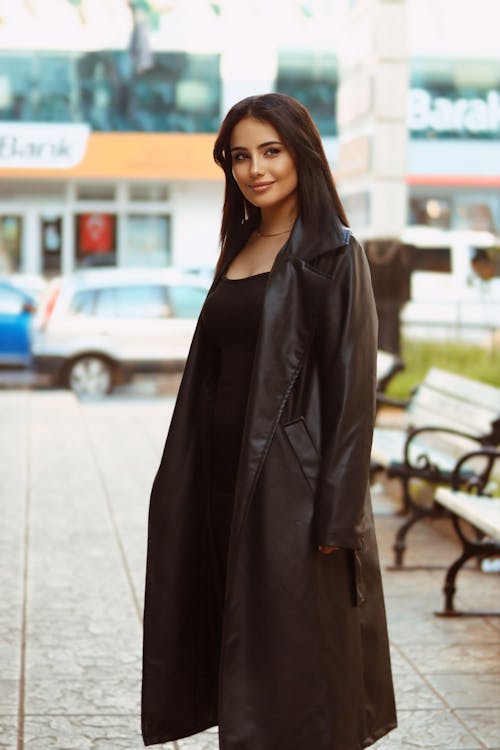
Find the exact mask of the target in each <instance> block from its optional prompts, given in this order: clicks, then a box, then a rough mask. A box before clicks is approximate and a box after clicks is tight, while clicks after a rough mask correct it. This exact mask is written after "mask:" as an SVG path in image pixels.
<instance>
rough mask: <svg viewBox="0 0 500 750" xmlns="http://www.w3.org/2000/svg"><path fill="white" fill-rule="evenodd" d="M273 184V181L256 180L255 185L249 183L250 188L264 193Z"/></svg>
mask: <svg viewBox="0 0 500 750" xmlns="http://www.w3.org/2000/svg"><path fill="white" fill-rule="evenodd" d="M273 185H274V182H257V183H256V184H255V185H250V187H251V189H252V190H253V191H254V192H256V193H264V192H265V191H266V190H269V188H270V187H272V186H273Z"/></svg>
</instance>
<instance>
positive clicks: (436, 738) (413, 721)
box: [373, 711, 481, 750]
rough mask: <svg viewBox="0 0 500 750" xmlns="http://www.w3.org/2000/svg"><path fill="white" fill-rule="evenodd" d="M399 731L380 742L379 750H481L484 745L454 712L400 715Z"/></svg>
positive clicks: (410, 712)
mask: <svg viewBox="0 0 500 750" xmlns="http://www.w3.org/2000/svg"><path fill="white" fill-rule="evenodd" d="M398 724H399V725H398V728H397V729H395V730H394V731H393V732H390V733H389V734H388V735H387V736H386V737H383V738H382V739H381V740H379V741H378V742H377V743H375V745H373V748H376V750H415V748H426V750H429V749H430V748H432V750H480V749H481V743H480V742H479V741H478V740H477V739H476V738H475V737H474V735H473V734H472V733H471V732H468V731H467V730H466V729H465V727H464V726H463V724H462V723H461V722H460V721H459V720H458V719H457V718H456V717H455V716H454V715H453V713H452V712H451V711H400V712H399V713H398Z"/></svg>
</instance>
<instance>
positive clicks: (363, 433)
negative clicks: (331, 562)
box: [314, 239, 378, 549]
mask: <svg viewBox="0 0 500 750" xmlns="http://www.w3.org/2000/svg"><path fill="white" fill-rule="evenodd" d="M336 254H337V257H336V259H335V260H336V263H335V268H334V272H333V274H332V277H331V282H330V290H329V291H328V292H327V295H326V299H325V306H324V308H323V313H322V315H321V318H320V321H319V325H318V329H317V331H318V335H317V347H318V349H317V356H318V363H319V379H320V392H321V424H322V450H321V465H320V474H319V481H318V486H317V494H316V498H315V519H314V520H315V537H316V543H317V544H318V545H329V546H336V547H343V548H348V549H359V548H361V547H362V544H363V507H364V501H365V495H366V492H367V491H368V486H369V470H370V451H371V443H372V436H373V425H374V420H375V389H376V360H377V325H378V324H377V316H376V311H375V302H374V297H373V290H372V284H371V277H370V271H369V266H368V262H367V259H366V256H365V253H364V250H363V249H362V247H361V246H360V245H359V243H358V242H356V240H354V239H351V241H350V244H349V245H348V246H346V247H345V248H342V249H340V250H337V251H336Z"/></svg>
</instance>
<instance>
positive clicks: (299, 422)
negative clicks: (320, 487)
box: [282, 417, 319, 492]
mask: <svg viewBox="0 0 500 750" xmlns="http://www.w3.org/2000/svg"><path fill="white" fill-rule="evenodd" d="M282 427H283V431H284V433H285V435H286V436H287V438H288V442H289V443H290V445H291V447H292V450H293V452H294V453H295V456H296V457H297V461H298V462H299V466H300V468H301V469H302V473H303V475H304V477H305V480H306V482H307V484H308V485H309V487H310V489H311V491H312V492H314V491H315V489H316V482H317V478H318V469H319V452H318V449H317V448H316V446H315V444H314V441H313V439H312V437H311V435H310V433H309V430H308V429H307V426H306V423H305V420H304V417H298V419H294V420H293V421H292V422H287V423H286V424H282Z"/></svg>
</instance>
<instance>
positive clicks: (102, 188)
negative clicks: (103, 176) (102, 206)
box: [76, 182, 116, 201]
mask: <svg viewBox="0 0 500 750" xmlns="http://www.w3.org/2000/svg"><path fill="white" fill-rule="evenodd" d="M76 197H77V200H79V201H114V200H115V197H116V187H115V185H114V184H113V183H105V182H82V183H80V184H79V185H77V186H76Z"/></svg>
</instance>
